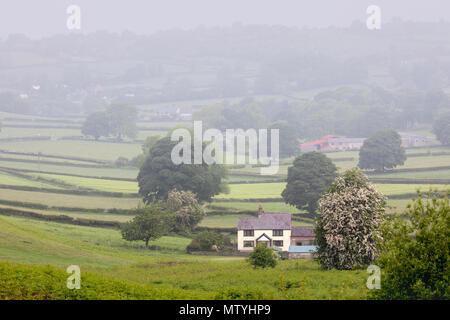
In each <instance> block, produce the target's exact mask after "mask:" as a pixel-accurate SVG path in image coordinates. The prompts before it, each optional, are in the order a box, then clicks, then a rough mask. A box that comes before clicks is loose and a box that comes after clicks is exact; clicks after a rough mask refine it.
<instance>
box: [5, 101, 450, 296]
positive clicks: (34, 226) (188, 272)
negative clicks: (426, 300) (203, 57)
mask: <svg viewBox="0 0 450 320" xmlns="http://www.w3.org/2000/svg"><path fill="white" fill-rule="evenodd" d="M203 102H205V101H203ZM150 107H151V106H142V109H148V108H150ZM8 116H11V115H8ZM17 117H19V116H17ZM27 118H28V117H26V116H25V117H24V119H27ZM72 120H73V119H72ZM77 121H79V119H77ZM16 122H17V121H16ZM19 122H20V123H22V122H23V124H33V122H31V121H25V120H24V121H19ZM19 122H17V123H19ZM38 122H39V121H37V122H36V123H35V124H38V125H41V123H38ZM10 123H12V122H10ZM42 124H43V125H45V123H44V122H42ZM176 124H179V123H175V122H159V123H156V122H155V123H153V122H151V123H150V122H142V123H139V124H138V125H139V126H141V127H143V126H146V127H153V128H164V130H157V131H153V130H152V131H144V130H142V131H141V132H140V133H139V136H138V139H145V137H146V136H149V135H154V134H157V133H159V134H162V133H164V132H166V131H165V130H169V129H170V128H171V127H172V126H173V125H176ZM184 124H186V123H184ZM52 125H56V124H55V123H52ZM70 125H77V124H76V123H75V122H74V123H72V124H70ZM421 130H422V129H421ZM423 130H425V131H426V129H423ZM39 135H41V136H45V135H49V136H52V137H54V138H58V137H63V136H74V135H80V132H79V130H75V129H55V128H38V129H29V128H23V129H22V128H8V127H7V128H3V129H2V132H0V138H8V137H29V136H39ZM0 149H2V150H8V151H18V152H28V153H30V152H34V153H36V152H41V153H42V154H43V155H59V156H64V157H78V158H80V157H81V158H86V159H92V160H102V161H107V162H112V161H114V160H116V159H117V158H118V157H119V156H124V157H127V158H128V159H131V158H133V157H135V156H136V155H138V154H139V153H140V152H141V145H140V144H139V143H110V142H104V141H98V142H95V141H74V140H49V141H27V142H0ZM439 152H444V153H446V152H450V148H445V147H430V148H417V149H408V150H407V154H414V156H413V157H410V158H408V160H407V161H406V163H405V165H404V166H401V167H398V168H405V169H409V170H412V171H407V172H395V171H393V173H385V174H377V175H371V176H370V178H387V179H389V178H396V179H411V180H412V179H444V180H445V179H450V170H449V169H441V170H429V171H419V170H417V171H414V169H417V168H433V167H443V166H448V165H450V155H430V153H431V154H433V153H439ZM417 154H420V156H417ZM422 154H423V156H422ZM327 156H328V157H330V158H331V159H334V160H335V164H336V165H337V166H338V167H339V168H340V169H341V170H343V169H347V168H351V167H353V166H355V165H356V164H357V162H358V152H354V151H350V152H331V153H327ZM0 157H3V158H12V159H16V160H29V161H32V162H20V161H13V160H12V159H11V160H8V161H0V167H7V168H11V169H14V170H16V172H18V173H22V174H25V175H27V176H29V178H26V177H17V176H14V175H12V174H9V173H7V172H3V171H0V184H3V185H13V186H18V187H21V186H22V187H23V186H29V187H36V188H53V189H57V188H60V189H61V188H64V187H65V188H72V189H77V188H84V189H86V188H88V189H93V190H98V191H107V192H122V193H136V192H137V191H138V184H137V182H134V181H118V180H111V179H108V178H127V179H135V178H136V177H137V174H138V169H137V168H114V167H112V166H108V167H81V166H73V164H90V165H92V163H88V162H83V161H79V160H65V159H58V158H50V157H48V158H46V157H41V158H40V160H41V161H38V159H37V158H36V157H35V156H29V155H11V154H5V153H3V154H0ZM349 158H351V159H350V160H349ZM292 160H293V158H290V159H282V161H281V163H282V165H281V167H280V171H279V174H278V175H276V176H272V177H263V176H260V174H259V173H260V168H252V166H250V165H247V166H246V167H245V168H241V169H230V170H229V171H230V173H231V175H230V176H229V178H228V181H229V182H231V184H230V185H229V188H230V193H228V194H220V195H217V196H216V197H214V200H215V201H213V202H212V203H209V204H206V205H207V211H208V212H214V213H220V214H212V213H211V214H210V215H207V216H206V217H205V218H204V219H203V220H202V221H201V222H200V224H199V226H200V227H203V228H213V229H217V228H219V229H220V228H235V227H237V222H238V219H239V218H241V217H250V216H251V215H249V214H238V213H237V212H238V211H253V212H256V211H257V208H258V204H259V202H258V201H253V202H251V201H245V200H246V199H271V198H274V199H281V192H282V190H283V189H284V187H285V185H286V183H285V182H274V183H269V182H267V181H269V180H273V179H278V180H279V179H285V178H286V174H287V168H288V167H289V166H290V165H291V163H292ZM43 161H51V162H58V163H57V164H48V163H42V162H43ZM27 170H31V171H32V172H28V171H27ZM76 175H81V176H86V177H77V176H76ZM36 177H41V178H43V179H47V180H54V181H59V182H62V183H64V184H67V186H64V185H60V186H56V185H55V184H52V183H49V182H45V181H44V182H40V181H36V180H35V178H36ZM89 177H97V178H89ZM98 178H100V179H98ZM388 182H389V181H388ZM400 182H401V181H400ZM427 182H428V181H427ZM430 183H432V184H422V183H414V184H407V183H404V184H402V183H377V184H376V188H377V189H378V190H379V191H381V192H382V193H384V194H386V195H387V196H399V195H400V196H401V195H408V194H414V193H415V192H416V190H417V189H418V188H420V189H421V190H422V191H428V190H429V188H430V187H432V188H436V189H439V190H442V189H445V188H446V187H447V186H446V185H444V184H442V183H434V182H433V181H431V182H430ZM1 200H3V201H4V202H3V203H2V204H0V209H11V208H12V209H16V210H21V211H27V212H33V213H37V214H41V215H67V216H69V217H72V218H76V219H89V220H97V221H114V222H125V221H129V220H130V219H131V218H132V217H133V216H132V215H128V214H113V213H107V212H106V210H108V209H112V208H117V209H133V208H135V207H136V206H137V205H138V203H140V201H141V200H140V199H138V198H131V197H130V198H117V197H111V196H88V195H69V194H58V193H52V192H38V191H20V190H8V189H0V201H1ZM221 200H222V201H221ZM5 201H14V202H16V203H14V204H11V203H6V202H5ZM17 202H22V203H17ZM24 203H25V204H24ZM408 203H409V200H408V199H389V200H388V206H389V208H388V210H387V212H388V213H394V212H400V211H402V210H404V208H405V207H406V205H407V204H408ZM36 204H41V205H46V206H49V207H50V208H48V209H46V210H44V209H42V208H40V209H35V208H36V206H35V205H36ZM261 204H262V206H263V210H264V211H265V212H289V213H292V214H295V219H297V220H293V221H292V224H293V225H311V224H312V223H313V221H312V220H311V219H305V218H304V217H302V214H303V213H304V212H302V211H300V210H298V209H296V208H295V207H292V206H289V205H286V204H284V203H283V202H282V201H270V202H266V201H263V202H261ZM55 207H61V208H60V209H55ZM98 209H100V210H99V211H100V212H98V211H97V210H98ZM94 210H96V211H94ZM130 213H131V212H130ZM47 218H48V217H47ZM230 238H231V239H233V240H234V239H235V234H231V235H230ZM190 241H191V239H190V238H188V237H184V236H178V235H169V236H166V237H162V238H160V239H158V240H156V241H152V242H151V243H150V245H151V248H152V249H151V250H145V249H144V246H143V242H128V241H125V240H123V239H122V237H121V234H120V232H119V231H118V230H116V229H112V228H99V227H83V226H77V225H71V224H62V223H57V222H47V221H43V220H37V219H31V218H19V217H10V216H0V298H5V297H16V298H39V297H42V294H43V291H45V293H46V294H47V295H49V296H50V297H55V298H61V297H63V298H69V299H72V298H90V299H95V298H99V299H104V298H116V299H128V298H130V299H154V298H169V299H177V298H179V299H197V298H198V299H214V298H216V299H222V298H225V299H227V298H232V297H238V298H249V299H364V298H366V295H367V293H368V290H367V289H366V287H365V281H366V279H367V274H366V272H365V270H359V271H334V270H333V271H324V270H321V269H319V266H318V265H317V263H316V262H314V261H312V260H300V261H292V260H290V261H280V263H279V264H278V265H277V267H276V268H275V269H271V270H254V269H253V268H251V267H250V266H249V264H248V263H247V262H246V261H245V260H244V259H243V258H242V257H220V256H195V255H189V254H187V253H186V250H185V248H186V246H187V245H188V244H189V243H190ZM1 261H9V262H11V263H15V264H6V263H2V262H1ZM24 264H25V265H24ZM29 264H33V266H31V265H29ZM72 264H77V265H79V266H80V267H81V269H82V272H83V274H84V275H85V277H86V278H83V279H84V280H83V281H84V282H83V283H85V284H88V286H87V287H86V288H83V289H82V290H81V291H80V293H79V296H77V297H74V296H73V295H71V294H70V292H67V290H66V291H65V289H64V285H65V279H66V277H67V276H66V273H65V268H66V267H67V266H68V265H72ZM37 265H39V266H37ZM44 265H50V266H47V267H44ZM40 266H42V267H40ZM49 274H51V275H53V276H52V277H49V276H48V275H49ZM15 275H17V276H15ZM23 279H41V281H45V282H44V283H45V284H46V285H48V287H45V288H44V289H43V286H41V287H39V286H38V285H36V283H39V282H37V281H29V282H24V281H23ZM15 281H16V282H15ZM61 281H63V283H62V284H61V283H60V282H61ZM23 283H30V286H29V287H27V285H23V286H20V285H19V284H23ZM287 284H288V285H287ZM107 285H108V286H109V287H108V288H114V290H113V289H101V290H100V289H97V288H104V287H105V286H107ZM19 287H20V288H21V289H20V290H15V291H14V288H19ZM288 287H290V288H288ZM83 290H84V291H83Z"/></svg>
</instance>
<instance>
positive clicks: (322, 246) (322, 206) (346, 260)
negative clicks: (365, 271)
mask: <svg viewBox="0 0 450 320" xmlns="http://www.w3.org/2000/svg"><path fill="white" fill-rule="evenodd" d="M385 203H386V197H385V196H384V195H382V194H381V193H380V192H378V191H377V190H376V189H375V187H374V186H373V185H372V184H370V183H369V181H368V179H367V176H365V175H364V174H363V173H361V171H360V170H359V169H358V168H354V169H350V170H347V171H346V172H345V173H344V174H343V175H341V176H339V177H338V178H336V180H335V181H334V182H333V183H332V184H331V186H330V187H329V189H328V191H327V192H326V194H325V195H323V196H322V198H321V199H320V200H319V207H318V209H319V212H320V213H321V215H320V216H319V217H318V219H317V226H316V238H317V244H318V250H317V255H316V259H317V260H318V261H319V263H320V264H321V265H322V266H323V267H324V268H326V269H341V270H342V269H354V268H359V267H362V266H364V265H366V264H369V263H370V262H372V261H374V260H375V259H376V258H377V256H378V254H379V245H380V241H381V240H382V237H381V225H382V223H383V221H384V207H385Z"/></svg>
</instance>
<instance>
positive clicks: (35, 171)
mask: <svg viewBox="0 0 450 320" xmlns="http://www.w3.org/2000/svg"><path fill="white" fill-rule="evenodd" d="M0 170H2V171H10V172H12V171H14V172H17V169H13V168H9V167H2V166H0ZM20 171H21V172H29V173H42V174H53V175H58V176H68V177H77V178H91V179H99V180H116V181H127V182H136V181H137V179H131V178H118V177H103V176H86V175H83V174H75V173H63V172H54V171H42V170H41V171H39V170H31V169H20Z"/></svg>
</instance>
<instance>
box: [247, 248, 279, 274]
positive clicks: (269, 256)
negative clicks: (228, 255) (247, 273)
mask: <svg viewBox="0 0 450 320" xmlns="http://www.w3.org/2000/svg"><path fill="white" fill-rule="evenodd" d="M248 262H249V263H250V264H251V265H252V266H253V267H254V268H257V267H261V268H263V269H264V268H268V267H270V268H275V266H276V265H277V258H276V256H275V252H274V250H273V249H272V248H267V247H266V246H265V245H263V244H259V245H258V246H256V247H255V248H254V249H253V252H252V253H251V254H250V256H249V257H248Z"/></svg>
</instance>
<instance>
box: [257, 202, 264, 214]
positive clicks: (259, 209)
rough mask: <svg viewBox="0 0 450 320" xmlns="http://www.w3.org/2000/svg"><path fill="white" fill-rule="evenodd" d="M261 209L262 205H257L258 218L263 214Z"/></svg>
mask: <svg viewBox="0 0 450 320" xmlns="http://www.w3.org/2000/svg"><path fill="white" fill-rule="evenodd" d="M263 212H264V211H263V208H262V205H261V204H259V206H258V217H260V216H261V215H262V214H263Z"/></svg>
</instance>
